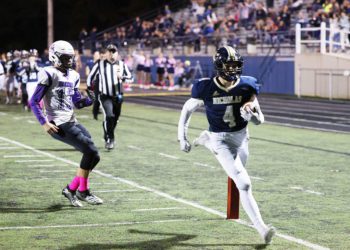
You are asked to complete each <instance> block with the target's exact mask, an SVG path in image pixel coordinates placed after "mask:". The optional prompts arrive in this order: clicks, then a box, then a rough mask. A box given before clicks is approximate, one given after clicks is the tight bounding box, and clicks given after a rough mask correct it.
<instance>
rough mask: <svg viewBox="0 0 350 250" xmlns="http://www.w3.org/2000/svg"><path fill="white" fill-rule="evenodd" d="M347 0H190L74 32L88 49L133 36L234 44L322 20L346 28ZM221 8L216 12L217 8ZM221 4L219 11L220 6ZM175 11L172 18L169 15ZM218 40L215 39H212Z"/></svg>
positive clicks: (158, 43) (282, 37) (276, 38)
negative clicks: (105, 27)
mask: <svg viewBox="0 0 350 250" xmlns="http://www.w3.org/2000/svg"><path fill="white" fill-rule="evenodd" d="M349 8H350V3H349V0H314V1H312V0H311V1H310V0H280V1H279V2H277V1H276V0H275V2H274V0H266V1H258V0H228V1H222V0H192V1H191V4H190V5H189V7H188V8H187V9H184V10H180V11H179V12H178V13H172V11H171V10H170V8H169V6H168V5H165V7H164V9H163V10H162V11H161V13H159V14H158V15H157V16H156V17H155V18H153V19H151V20H150V19H141V18H140V17H136V18H135V19H134V20H133V21H131V22H130V23H129V24H128V25H125V26H117V27H116V28H115V29H114V30H110V31H108V32H104V33H100V35H99V36H97V28H96V27H93V28H92V30H91V31H90V33H89V34H88V32H87V31H86V29H85V28H83V29H82V31H81V33H80V35H79V48H80V49H79V50H80V52H82V49H83V48H84V46H85V44H86V42H88V45H87V46H86V47H88V48H91V49H92V50H93V51H95V50H96V48H98V47H103V46H105V45H106V44H109V43H111V42H112V43H115V44H119V45H123V44H127V43H132V42H135V43H137V44H138V46H139V48H144V47H152V48H157V47H165V46H167V45H173V44H174V42H181V43H182V44H183V45H190V46H193V47H194V51H200V49H201V48H200V45H201V42H202V41H206V42H212V43H219V42H223V41H222V40H223V39H225V42H228V43H230V44H233V45H241V44H246V43H247V40H248V41H253V42H254V40H255V41H257V42H259V43H270V44H276V43H281V42H293V39H294V26H295V24H296V23H300V24H301V25H302V26H303V27H306V26H311V27H318V26H320V23H321V22H322V21H325V22H326V23H327V24H330V23H332V24H333V25H335V27H338V28H340V29H346V30H347V31H348V30H349V27H350V23H349V11H350V10H349ZM219 10H220V13H217V12H218V11H219ZM222 10H224V12H222ZM175 15H176V18H174V17H175ZM215 45H217V44H215Z"/></svg>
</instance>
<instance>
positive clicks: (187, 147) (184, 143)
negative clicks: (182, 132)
mask: <svg viewBox="0 0 350 250" xmlns="http://www.w3.org/2000/svg"><path fill="white" fill-rule="evenodd" d="M179 142H180V149H181V150H182V151H184V152H186V153H189V152H190V151H191V144H190V142H189V141H188V140H187V139H180V140H179Z"/></svg>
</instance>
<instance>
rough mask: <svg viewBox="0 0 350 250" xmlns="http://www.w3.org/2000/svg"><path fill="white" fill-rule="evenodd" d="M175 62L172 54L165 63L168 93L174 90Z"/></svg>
mask: <svg viewBox="0 0 350 250" xmlns="http://www.w3.org/2000/svg"><path fill="white" fill-rule="evenodd" d="M175 65H176V60H175V58H174V55H173V53H170V54H169V56H168V59H167V62H166V71H167V75H168V80H169V89H168V90H169V91H173V90H174V89H175V88H174V73H175Z"/></svg>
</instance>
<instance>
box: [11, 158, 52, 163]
mask: <svg viewBox="0 0 350 250" xmlns="http://www.w3.org/2000/svg"><path fill="white" fill-rule="evenodd" d="M52 161H54V160H48V159H46V160H18V161H15V162H18V163H23V162H52Z"/></svg>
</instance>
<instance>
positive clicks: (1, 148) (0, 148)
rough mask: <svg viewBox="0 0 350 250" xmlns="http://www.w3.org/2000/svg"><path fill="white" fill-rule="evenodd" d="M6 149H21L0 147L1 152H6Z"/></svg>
mask: <svg viewBox="0 0 350 250" xmlns="http://www.w3.org/2000/svg"><path fill="white" fill-rule="evenodd" d="M6 149H19V147H0V150H6Z"/></svg>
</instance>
